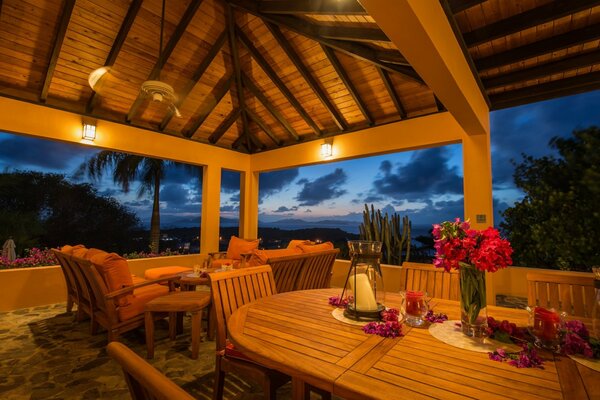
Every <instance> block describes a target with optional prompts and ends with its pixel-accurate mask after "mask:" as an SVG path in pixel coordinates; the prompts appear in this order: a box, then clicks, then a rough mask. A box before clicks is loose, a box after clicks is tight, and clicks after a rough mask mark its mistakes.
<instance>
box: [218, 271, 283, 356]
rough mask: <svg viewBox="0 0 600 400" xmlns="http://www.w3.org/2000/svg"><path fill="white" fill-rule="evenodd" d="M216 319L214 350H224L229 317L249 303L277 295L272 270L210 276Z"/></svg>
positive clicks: (229, 272)
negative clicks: (215, 345) (215, 344)
mask: <svg viewBox="0 0 600 400" xmlns="http://www.w3.org/2000/svg"><path fill="white" fill-rule="evenodd" d="M209 277H210V287H211V291H212V302H213V306H214V310H215V314H216V318H217V351H219V350H223V349H224V348H225V344H226V339H227V321H228V319H229V317H230V316H231V314H232V313H233V312H234V311H235V310H237V309H238V308H240V307H241V306H243V305H244V304H248V303H250V302H252V301H255V300H258V299H262V298H263V297H268V296H271V295H273V294H276V293H277V289H276V288H275V281H274V280H273V270H272V269H271V267H270V266H268V265H261V266H259V267H248V268H241V269H235V270H232V271H224V272H212V273H210V274H209Z"/></svg>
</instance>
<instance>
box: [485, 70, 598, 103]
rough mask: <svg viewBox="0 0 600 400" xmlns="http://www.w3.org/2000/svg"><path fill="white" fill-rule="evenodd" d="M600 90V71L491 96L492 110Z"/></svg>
mask: <svg viewBox="0 0 600 400" xmlns="http://www.w3.org/2000/svg"><path fill="white" fill-rule="evenodd" d="M597 89H600V71H596V72H591V73H588V74H582V75H576V76H574V77H572V78H566V79H559V80H556V81H551V82H546V83H542V84H540V85H535V86H528V87H524V88H521V89H516V90H511V91H507V92H502V93H498V94H495V95H490V100H491V101H492V110H499V109H502V108H508V107H514V106H519V105H522V104H528V103H533V102H537V101H543V100H549V99H553V98H556V97H561V96H568V95H573V94H577V93H585V92H590V91H592V90H597Z"/></svg>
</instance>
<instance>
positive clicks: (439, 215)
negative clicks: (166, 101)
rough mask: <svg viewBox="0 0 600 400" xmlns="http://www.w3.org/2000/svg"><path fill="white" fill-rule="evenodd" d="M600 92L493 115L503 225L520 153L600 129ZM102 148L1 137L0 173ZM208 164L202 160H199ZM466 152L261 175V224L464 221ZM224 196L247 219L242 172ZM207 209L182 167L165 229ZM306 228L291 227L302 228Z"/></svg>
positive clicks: (166, 188) (140, 210) (227, 210)
mask: <svg viewBox="0 0 600 400" xmlns="http://www.w3.org/2000/svg"><path fill="white" fill-rule="evenodd" d="M598 109H600V91H594V92H590V93H584V94H580V95H575V96H569V97H563V98H559V99H554V100H549V101H545V102H539V103H535V104H529V105H525V106H520V107H515V108H511V109H506V110H500V111H495V112H492V113H491V141H492V171H493V178H494V205H495V210H494V211H495V214H496V216H495V219H496V222H498V220H499V212H500V211H502V210H504V209H505V208H506V207H509V206H510V205H512V204H514V202H515V201H518V200H519V199H520V198H521V197H522V194H521V193H520V192H519V191H518V190H517V189H516V188H515V186H514V183H513V179H512V174H513V171H514V165H513V163H512V162H511V160H514V161H517V162H519V161H520V160H521V154H527V155H532V156H534V157H540V156H544V155H548V154H550V152H551V150H550V148H549V146H548V142H549V140H550V139H551V138H552V137H554V136H563V137H564V136H569V135H570V134H571V132H572V131H573V130H574V129H578V128H586V127H588V126H590V125H600V113H598ZM97 151H98V149H96V148H92V147H84V146H78V145H71V144H65V143H61V142H52V141H48V140H43V139H35V138H31V137H26V136H18V135H12V134H8V133H2V132H0V169H2V170H3V171H12V170H37V171H42V172H54V173H61V174H65V175H67V176H68V177H69V178H70V179H72V180H74V181H80V182H81V181H88V179H87V178H85V177H84V178H79V179H77V178H75V176H74V174H75V172H76V170H77V168H78V166H79V165H81V163H82V162H84V160H86V159H87V158H89V157H91V156H93V155H94V154H95V153H96V152H97ZM199 162H200V163H201V162H202V160H201V159H199ZM462 176H463V168H462V146H461V145H451V146H444V147H437V148H432V149H425V150H417V151H409V152H402V153H395V154H387V155H382V156H376V157H369V158H362V159H355V160H349V161H342V162H333V163H327V164H321V165H315V166H309V167H302V168H294V169H288V170H284V171H276V172H271V173H266V174H261V177H260V218H259V219H260V221H261V224H262V225H269V226H271V225H272V226H275V225H276V226H280V227H285V223H284V224H277V221H281V220H289V219H294V220H304V221H308V222H316V221H322V220H342V221H359V220H360V219H361V218H362V217H361V213H362V210H363V207H364V203H365V202H367V203H370V204H371V203H372V204H374V205H375V207H376V208H381V209H384V210H386V211H388V212H392V211H395V212H400V213H401V214H403V215H404V214H408V215H409V217H410V218H411V221H412V222H413V225H417V226H425V225H430V224H432V223H435V222H439V221H441V220H445V219H450V218H454V217H457V216H462V215H463V196H462V191H463V189H462V184H463V183H462ZM222 181H223V190H222V196H221V208H222V217H223V218H226V220H224V222H223V224H224V225H227V224H228V223H229V224H232V223H233V221H229V219H233V220H235V219H237V217H238V212H239V201H238V200H239V174H237V173H233V172H228V171H224V173H223V179H222ZM94 185H95V186H96V187H97V189H98V191H99V192H100V193H101V194H104V195H109V196H114V197H115V198H117V199H118V200H119V201H121V202H123V203H124V204H125V205H127V206H128V207H129V208H130V209H131V210H132V211H134V212H135V213H136V214H137V215H138V216H139V218H140V220H141V222H142V224H143V225H146V226H147V225H149V221H150V213H151V206H152V203H151V198H150V197H147V198H138V197H137V195H136V190H137V187H136V185H134V186H133V188H132V191H131V192H130V193H128V194H124V193H122V191H121V190H120V188H118V187H117V186H115V185H114V184H113V183H112V179H111V178H110V175H107V176H106V177H104V178H103V179H102V180H101V181H100V182H94ZM200 209H201V196H200V190H199V182H198V177H197V176H195V175H193V174H191V173H190V172H188V171H186V170H184V169H183V168H177V167H173V168H170V169H169V170H168V174H167V177H166V179H165V180H164V182H163V185H162V188H161V222H162V223H161V225H162V226H163V227H173V226H197V225H198V219H199V216H200ZM297 223H298V221H293V222H289V223H288V225H290V226H292V225H294V224H296V225H297Z"/></svg>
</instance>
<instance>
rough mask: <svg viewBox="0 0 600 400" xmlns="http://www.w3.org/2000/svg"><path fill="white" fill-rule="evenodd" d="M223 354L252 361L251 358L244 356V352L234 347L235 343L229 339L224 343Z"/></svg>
mask: <svg viewBox="0 0 600 400" xmlns="http://www.w3.org/2000/svg"><path fill="white" fill-rule="evenodd" d="M225 356H227V357H232V358H238V359H240V360H245V361H250V362H254V361H252V360H251V359H249V358H248V356H246V355H245V354H244V353H242V352H241V351H239V350H238V349H236V348H235V345H234V344H233V343H231V342H230V341H229V340H227V344H226V345H225Z"/></svg>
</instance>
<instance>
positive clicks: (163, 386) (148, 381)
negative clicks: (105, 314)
mask: <svg viewBox="0 0 600 400" xmlns="http://www.w3.org/2000/svg"><path fill="white" fill-rule="evenodd" d="M107 351H108V354H109V355H110V356H111V357H112V358H113V359H114V360H115V361H116V362H118V363H119V364H120V365H121V367H122V368H123V374H124V375H125V381H126V382H127V386H128V387H129V394H130V395H131V398H132V399H133V400H154V399H156V400H171V399H177V400H192V399H194V397H192V396H191V395H190V394H189V393H187V392H186V391H185V390H183V389H182V388H180V387H179V386H177V385H176V384H175V383H174V382H173V381H172V380H170V379H169V378H167V377H166V376H164V375H163V374H162V373H160V371H158V370H157V369H156V368H154V367H153V366H152V365H150V364H148V363H147V362H146V361H145V360H144V359H142V358H141V357H140V356H138V355H137V354H135V353H134V352H133V351H132V350H131V349H129V348H128V347H127V346H125V345H124V344H122V343H117V342H112V343H109V344H108V347H107Z"/></svg>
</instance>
